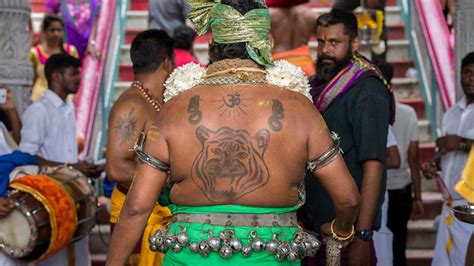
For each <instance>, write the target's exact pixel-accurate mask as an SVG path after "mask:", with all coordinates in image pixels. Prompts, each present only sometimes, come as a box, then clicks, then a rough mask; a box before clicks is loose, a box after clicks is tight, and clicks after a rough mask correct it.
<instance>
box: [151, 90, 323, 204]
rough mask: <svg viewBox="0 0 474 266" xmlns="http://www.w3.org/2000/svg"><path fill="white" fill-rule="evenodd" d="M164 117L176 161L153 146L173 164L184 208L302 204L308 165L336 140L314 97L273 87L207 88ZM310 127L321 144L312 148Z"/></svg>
mask: <svg viewBox="0 0 474 266" xmlns="http://www.w3.org/2000/svg"><path fill="white" fill-rule="evenodd" d="M159 117H160V119H158V121H157V127H158V129H159V131H158V132H156V133H155V134H159V135H161V136H162V137H163V138H164V140H166V143H167V145H168V149H167V150H168V152H169V158H163V157H162V156H159V155H161V154H163V151H158V150H156V149H155V148H154V146H155V145H154V144H153V142H150V143H149V144H148V145H147V146H148V147H147V148H148V149H149V151H151V154H157V155H158V154H159V155H158V156H157V158H159V159H161V160H164V161H167V162H169V163H170V166H171V181H172V182H174V183H175V184H174V186H173V188H172V191H171V200H172V202H173V203H175V204H177V205H192V206H195V205H201V206H202V205H219V204H239V205H247V206H279V207H282V206H291V205H295V204H296V203H297V200H298V189H297V186H298V184H299V183H300V182H301V181H302V180H303V177H304V171H305V165H306V162H308V161H309V160H310V159H314V158H315V157H316V156H317V155H319V154H321V153H322V152H323V151H324V149H327V147H329V146H330V144H331V142H332V140H331V138H330V136H329V134H328V131H327V128H326V125H325V123H324V122H323V120H322V119H321V117H320V116H319V115H318V113H317V111H316V110H315V108H314V107H313V106H312V104H311V102H310V101H309V100H308V99H307V98H305V97H304V96H303V95H301V94H300V93H297V92H292V91H289V90H286V89H282V88H279V87H276V86H271V85H266V84H265V85H263V84H258V85H257V84H253V85H250V84H245V85H243V84H240V85H199V86H196V87H195V88H193V89H191V90H189V91H187V92H186V93H183V94H181V95H180V96H178V97H176V98H175V99H173V100H171V101H170V102H168V103H167V104H166V105H165V108H163V110H162V113H161V114H160V116H159ZM310 132H311V133H312V134H313V135H317V136H319V138H320V139H321V141H320V143H319V144H320V145H318V146H319V147H313V146H311V147H310V146H309V144H308V143H309V138H310V134H308V133H310ZM313 137H314V136H313ZM159 146H161V145H159ZM309 148H311V150H312V151H311V152H309ZM155 151H156V152H155Z"/></svg>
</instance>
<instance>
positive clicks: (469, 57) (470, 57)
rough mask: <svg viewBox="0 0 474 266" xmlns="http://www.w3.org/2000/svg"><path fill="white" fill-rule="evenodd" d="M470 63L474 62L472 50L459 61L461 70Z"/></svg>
mask: <svg viewBox="0 0 474 266" xmlns="http://www.w3.org/2000/svg"><path fill="white" fill-rule="evenodd" d="M470 64H474V52H470V53H468V54H467V55H466V56H464V57H463V59H462V61H461V71H462V70H463V69H464V67H466V66H467V65H470Z"/></svg>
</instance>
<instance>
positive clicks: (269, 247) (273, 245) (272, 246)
mask: <svg viewBox="0 0 474 266" xmlns="http://www.w3.org/2000/svg"><path fill="white" fill-rule="evenodd" d="M277 248H278V241H276V240H275V239H272V240H270V241H268V242H267V244H266V245H265V250H266V251H267V252H268V253H270V254H272V255H273V254H275V253H276V251H277Z"/></svg>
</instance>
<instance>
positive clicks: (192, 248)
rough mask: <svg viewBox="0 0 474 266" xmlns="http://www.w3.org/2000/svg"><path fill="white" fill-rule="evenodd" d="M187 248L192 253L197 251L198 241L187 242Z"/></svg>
mask: <svg viewBox="0 0 474 266" xmlns="http://www.w3.org/2000/svg"><path fill="white" fill-rule="evenodd" d="M189 250H190V251H191V252H193V253H196V252H198V250H199V243H198V242H191V243H190V244H189Z"/></svg>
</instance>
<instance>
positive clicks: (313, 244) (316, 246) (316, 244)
mask: <svg viewBox="0 0 474 266" xmlns="http://www.w3.org/2000/svg"><path fill="white" fill-rule="evenodd" d="M307 241H308V242H309V243H310V245H311V247H312V248H313V249H316V250H317V249H319V247H320V246H321V242H319V240H318V239H317V238H316V237H315V236H313V235H309V234H308V239H307Z"/></svg>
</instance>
